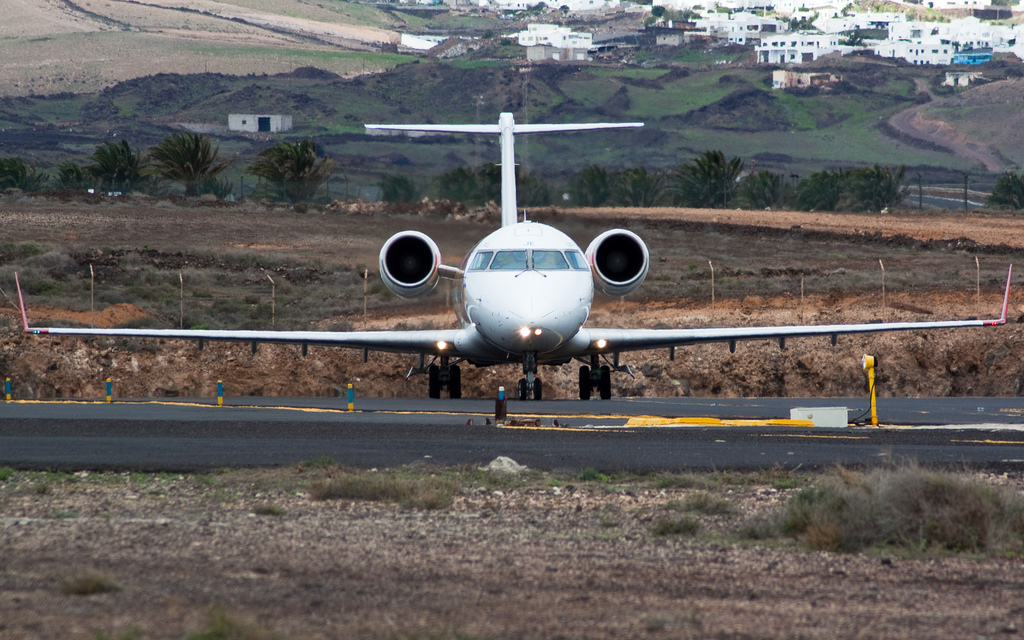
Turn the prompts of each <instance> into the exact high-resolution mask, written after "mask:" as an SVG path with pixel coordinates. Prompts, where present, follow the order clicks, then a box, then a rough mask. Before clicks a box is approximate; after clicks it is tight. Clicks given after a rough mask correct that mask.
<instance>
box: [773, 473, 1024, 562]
mask: <svg viewBox="0 0 1024 640" xmlns="http://www.w3.org/2000/svg"><path fill="white" fill-rule="evenodd" d="M782 530H783V531H784V532H786V533H790V534H792V535H797V536H801V537H802V538H803V540H804V541H805V542H806V543H807V544H808V545H809V546H810V547H811V548H814V549H820V550H827V551H859V550H862V549H865V548H868V547H873V546H878V547H895V548H900V549H906V550H910V551H928V550H949V551H963V552H969V553H1000V552H1012V553H1019V552H1021V551H1022V550H1024V500H1022V499H1021V497H1020V496H1019V495H1017V494H1015V493H1011V492H1009V491H1005V490H1002V489H1000V488H999V487H993V486H991V485H987V484H984V483H981V482H979V481H977V480H975V479H973V478H970V477H968V476H965V475H959V474H951V473H944V472H938V471H931V470H928V469H924V468H921V467H919V466H917V465H908V466H905V467H899V468H882V469H876V470H872V471H869V472H866V473H863V474H861V473H854V472H851V471H849V470H847V469H842V468H839V469H838V470H837V472H836V473H835V475H834V476H831V477H827V478H825V479H824V481H823V482H821V483H820V484H817V485H815V486H813V487H810V488H808V489H805V490H803V491H801V492H800V493H798V494H797V495H796V496H795V497H794V498H793V499H792V500H790V501H789V503H788V504H787V507H786V514H785V518H784V520H783V523H782Z"/></svg>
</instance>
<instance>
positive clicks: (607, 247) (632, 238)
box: [587, 229, 651, 296]
mask: <svg viewBox="0 0 1024 640" xmlns="http://www.w3.org/2000/svg"><path fill="white" fill-rule="evenodd" d="M587 261H588V262H589V263H590V267H591V270H592V271H593V272H594V288H595V289H597V290H598V291H600V292H601V293H603V294H605V295H608V296H624V295H626V294H627V293H632V292H633V291H636V289H637V287H639V286H640V285H641V284H643V281H644V278H646V277H647V269H648V268H649V267H650V262H651V255H650V253H649V252H648V251H647V245H646V244H644V241H643V240H641V239H640V236H638V235H636V234H635V233H633V232H632V231H627V230H625V229H611V230H610V231H605V232H604V233H602V234H601V235H599V236H597V237H596V238H594V241H593V242H591V243H590V246H589V247H587Z"/></svg>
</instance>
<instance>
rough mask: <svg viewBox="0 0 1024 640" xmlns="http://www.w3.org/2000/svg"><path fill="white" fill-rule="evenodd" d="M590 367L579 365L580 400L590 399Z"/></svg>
mask: <svg viewBox="0 0 1024 640" xmlns="http://www.w3.org/2000/svg"><path fill="white" fill-rule="evenodd" d="M590 388H591V385H590V367H588V366H586V365H584V366H582V367H580V400H590Z"/></svg>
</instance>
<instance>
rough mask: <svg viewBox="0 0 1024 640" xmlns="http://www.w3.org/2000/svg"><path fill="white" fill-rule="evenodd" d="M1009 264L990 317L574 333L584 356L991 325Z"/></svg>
mask: <svg viewBox="0 0 1024 640" xmlns="http://www.w3.org/2000/svg"><path fill="white" fill-rule="evenodd" d="M1012 274H1013V266H1012V265H1011V266H1010V272H1009V273H1008V274H1007V276H1006V292H1005V293H1004V294H1003V307H1002V313H1001V315H1000V316H999V318H997V319H994V320H948V321H938V322H873V323H867V324H823V325H797V326H782V327H722V328H707V329H601V328H590V327H587V328H584V329H582V330H581V331H580V334H583V335H581V336H578V338H577V339H578V340H579V341H580V342H583V341H588V342H589V345H590V346H589V349H588V350H587V351H586V355H590V354H595V353H615V352H620V351H639V350H642V349H660V348H668V347H680V346H686V345H692V344H701V343H705V342H728V343H729V344H730V347H734V346H735V343H736V342H738V341H741V340H766V339H767V340H779V343H780V345H783V346H784V345H785V340H786V338H797V337H806V336H829V337H831V338H832V340H833V344H835V339H836V336H838V335H839V334H851V333H878V332H882V331H918V330H924V329H956V328H961V327H991V326H998V325H1001V324H1005V323H1006V313H1007V308H1008V306H1009V302H1010V278H1011V276H1012Z"/></svg>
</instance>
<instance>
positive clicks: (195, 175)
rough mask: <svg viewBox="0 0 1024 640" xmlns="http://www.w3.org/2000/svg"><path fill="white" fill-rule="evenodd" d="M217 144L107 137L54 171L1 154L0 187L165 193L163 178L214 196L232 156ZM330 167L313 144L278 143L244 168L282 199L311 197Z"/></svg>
mask: <svg viewBox="0 0 1024 640" xmlns="http://www.w3.org/2000/svg"><path fill="white" fill-rule="evenodd" d="M219 151H220V148H219V147H218V146H214V145H213V143H212V141H211V140H210V138H209V137H208V136H205V135H202V134H197V133H184V132H181V133H175V134H173V135H171V136H169V137H167V138H165V139H164V140H163V141H161V142H160V143H159V144H157V145H155V146H153V147H151V148H150V149H149V150H148V153H144V152H141V151H139V150H137V149H133V148H132V146H131V145H130V144H129V143H128V141H127V140H123V139H122V140H118V141H107V142H104V143H103V144H100V145H99V146H97V147H96V151H95V152H94V153H93V154H92V155H91V156H89V158H88V161H89V162H88V164H85V165H79V164H77V163H75V162H71V161H67V162H62V163H61V164H59V165H57V166H56V167H55V168H54V174H53V175H51V174H50V173H49V172H46V171H43V170H40V169H37V168H35V167H31V166H28V165H26V164H25V163H24V161H23V160H22V159H21V158H0V189H21V190H22V191H41V190H43V189H49V188H56V189H72V190H88V189H93V190H97V191H100V192H104V193H118V192H120V193H128V192H137V193H145V194H149V195H164V194H165V193H166V183H167V182H171V183H177V184H179V185H181V186H182V187H183V188H184V191H185V196H186V197H196V196H202V195H207V194H209V195H213V196H215V197H217V198H220V199H223V198H227V197H228V196H229V195H230V194H231V193H232V185H231V183H230V182H229V181H228V180H225V179H223V178H222V177H221V174H222V173H223V172H224V170H225V169H227V168H228V167H229V166H231V164H232V160H224V161H221V160H218V157H217V156H218V155H219ZM333 170H334V160H332V159H331V158H329V157H327V156H321V155H319V154H318V153H317V148H316V143H315V142H314V141H312V140H309V139H307V140H303V141H301V142H298V143H292V142H278V143H277V144H275V145H273V146H271V147H269V148H268V149H265V150H263V151H261V152H260V153H259V154H258V155H257V158H256V160H255V161H254V162H253V163H252V164H250V165H249V166H248V167H246V169H245V173H247V174H249V175H252V176H255V177H257V178H258V179H259V184H258V186H257V187H256V190H255V191H254V195H255V196H256V197H261V198H266V199H270V200H276V201H284V202H292V203H298V202H310V201H314V200H315V199H316V197H317V193H318V191H319V190H320V187H321V186H323V184H324V183H325V182H326V181H327V179H328V178H329V177H330V175H331V172H332V171H333Z"/></svg>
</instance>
